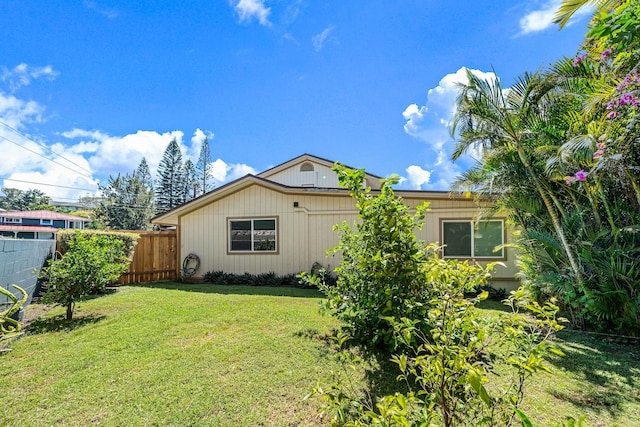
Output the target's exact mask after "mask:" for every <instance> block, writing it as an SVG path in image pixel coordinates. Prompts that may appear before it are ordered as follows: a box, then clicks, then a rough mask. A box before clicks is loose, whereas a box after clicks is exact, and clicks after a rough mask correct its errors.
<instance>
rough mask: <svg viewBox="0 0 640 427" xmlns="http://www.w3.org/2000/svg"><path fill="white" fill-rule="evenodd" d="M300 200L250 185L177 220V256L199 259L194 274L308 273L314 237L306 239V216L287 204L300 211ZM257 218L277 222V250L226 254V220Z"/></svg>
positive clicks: (300, 197) (301, 202)
mask: <svg viewBox="0 0 640 427" xmlns="http://www.w3.org/2000/svg"><path fill="white" fill-rule="evenodd" d="M303 199H306V197H304V196H297V195H291V194H283V193H280V192H277V191H273V190H270V189H267V188H265V187H261V186H252V187H249V188H246V189H244V190H240V191H238V192H237V193H234V194H232V195H230V196H228V197H225V198H223V199H220V200H218V201H216V202H214V203H212V204H209V205H207V206H204V207H202V208H200V209H198V210H197V211H195V212H192V213H189V214H187V215H185V216H183V217H181V219H180V230H181V247H180V252H181V256H182V257H184V256H186V254H188V253H191V252H192V253H195V254H196V255H198V256H199V257H200V262H201V264H200V269H199V271H197V272H196V276H203V275H204V274H205V273H207V272H209V271H216V270H223V271H225V272H228V273H236V274H242V273H245V272H247V273H252V274H259V273H264V272H270V271H273V272H275V273H277V274H289V273H298V272H300V271H302V270H308V269H309V268H310V267H311V265H310V264H309V259H310V254H309V245H308V242H310V241H312V240H313V241H314V242H317V239H315V238H313V236H311V235H310V229H309V221H308V215H307V214H306V213H305V212H304V211H303V210H302V209H300V208H298V209H296V208H294V206H293V203H294V202H296V201H297V202H298V204H299V206H300V207H303V206H304V201H303ZM259 217H268V218H277V241H278V243H277V248H278V251H277V252H276V253H267V252H265V253H260V252H254V253H229V252H228V229H227V228H228V220H229V219H232V218H237V219H243V218H246V219H252V218H259ZM329 230H330V229H329ZM322 234H323V235H326V234H328V233H322Z"/></svg>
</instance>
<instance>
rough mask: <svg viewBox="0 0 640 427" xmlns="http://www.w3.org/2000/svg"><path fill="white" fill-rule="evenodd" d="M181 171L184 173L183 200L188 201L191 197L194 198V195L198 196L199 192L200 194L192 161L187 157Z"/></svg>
mask: <svg viewBox="0 0 640 427" xmlns="http://www.w3.org/2000/svg"><path fill="white" fill-rule="evenodd" d="M183 173H184V181H183V184H184V196H185V199H184V201H185V202H188V201H189V200H191V199H195V198H196V197H198V196H199V195H200V194H202V193H201V192H200V185H199V184H200V183H199V182H198V180H197V178H196V169H195V167H194V166H193V162H192V161H191V160H190V159H189V160H187V161H186V162H185V163H184V168H183Z"/></svg>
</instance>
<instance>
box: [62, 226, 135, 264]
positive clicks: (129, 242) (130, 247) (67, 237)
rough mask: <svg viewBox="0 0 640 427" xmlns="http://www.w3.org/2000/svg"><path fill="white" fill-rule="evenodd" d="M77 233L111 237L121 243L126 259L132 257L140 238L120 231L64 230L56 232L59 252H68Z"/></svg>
mask: <svg viewBox="0 0 640 427" xmlns="http://www.w3.org/2000/svg"><path fill="white" fill-rule="evenodd" d="M78 233H82V234H84V235H85V236H111V237H112V238H115V239H118V240H121V241H122V244H123V251H124V253H125V255H126V257H127V258H128V259H131V257H133V253H134V252H135V248H136V244H137V242H138V238H139V237H140V236H139V235H138V234H136V233H126V232H122V231H112V230H82V231H78V230H71V229H64V230H60V231H58V239H59V240H60V251H61V252H62V253H63V254H64V253H66V252H67V251H68V250H69V244H70V241H72V240H73V239H74V238H75V236H76V235H77V234H78Z"/></svg>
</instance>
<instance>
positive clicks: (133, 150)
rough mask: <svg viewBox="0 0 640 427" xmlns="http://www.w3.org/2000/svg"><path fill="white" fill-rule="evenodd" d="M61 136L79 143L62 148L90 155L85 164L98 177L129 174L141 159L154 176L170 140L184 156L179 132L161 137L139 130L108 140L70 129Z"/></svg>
mask: <svg viewBox="0 0 640 427" xmlns="http://www.w3.org/2000/svg"><path fill="white" fill-rule="evenodd" d="M62 135H63V136H64V137H65V138H68V139H74V140H78V139H80V140H79V141H76V142H74V143H72V144H65V146H68V147H70V148H69V149H70V150H72V151H73V150H86V151H84V152H85V153H87V154H90V155H89V156H88V161H89V164H90V165H91V167H92V170H93V171H94V172H95V173H96V174H99V175H112V174H117V173H130V172H132V171H134V170H135V169H136V167H138V164H140V160H142V157H145V158H146V159H147V163H148V164H149V169H150V170H151V172H152V174H153V173H154V172H155V171H156V169H157V167H158V164H159V163H160V160H161V159H162V154H163V153H164V150H165V149H166V148H167V145H168V144H169V143H170V142H171V140H172V139H175V140H176V141H177V142H178V144H179V145H180V148H181V149H182V152H183V154H184V153H185V152H186V147H185V146H184V145H183V144H182V138H183V136H184V133H183V132H182V131H179V130H176V131H172V132H164V133H158V132H156V131H143V130H139V131H137V132H136V133H132V134H128V135H124V136H110V135H108V134H105V133H103V132H100V131H87V130H82V129H73V130H71V131H69V132H64V133H63V134H62ZM74 147H79V148H77V149H76V148H74Z"/></svg>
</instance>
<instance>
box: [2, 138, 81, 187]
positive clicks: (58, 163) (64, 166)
mask: <svg viewBox="0 0 640 427" xmlns="http://www.w3.org/2000/svg"><path fill="white" fill-rule="evenodd" d="M0 138H2V139H4V140H5V141H8V142H10V143H12V144H15V145H17V146H18V147H20V148H23V149H25V150H27V151H30V152H32V153H33V154H35V155H37V156H40V157H42V158H43V159H45V160H49V161H50V162H53V163H55V164H57V165H60V166H62V167H63V168H65V169H69V170H70V171H72V172H74V173H77V174H78V175H82V176H85V177H87V178H91V179H93V176H92V175H88V174H86V173H83V172H78V171H77V170H74V169H72V168H70V167H69V166H67V165H64V164H62V163H60V162H56V161H55V160H53V159H50V158H48V157H46V156H44V155H43V154H40V153H38V152H37V151H35V150H32V149H30V148H27V147H25V146H24V145H22V144H19V143H17V142H15V141H12V140H11V139H9V138H7V137H6V136H2V135H0Z"/></svg>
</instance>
